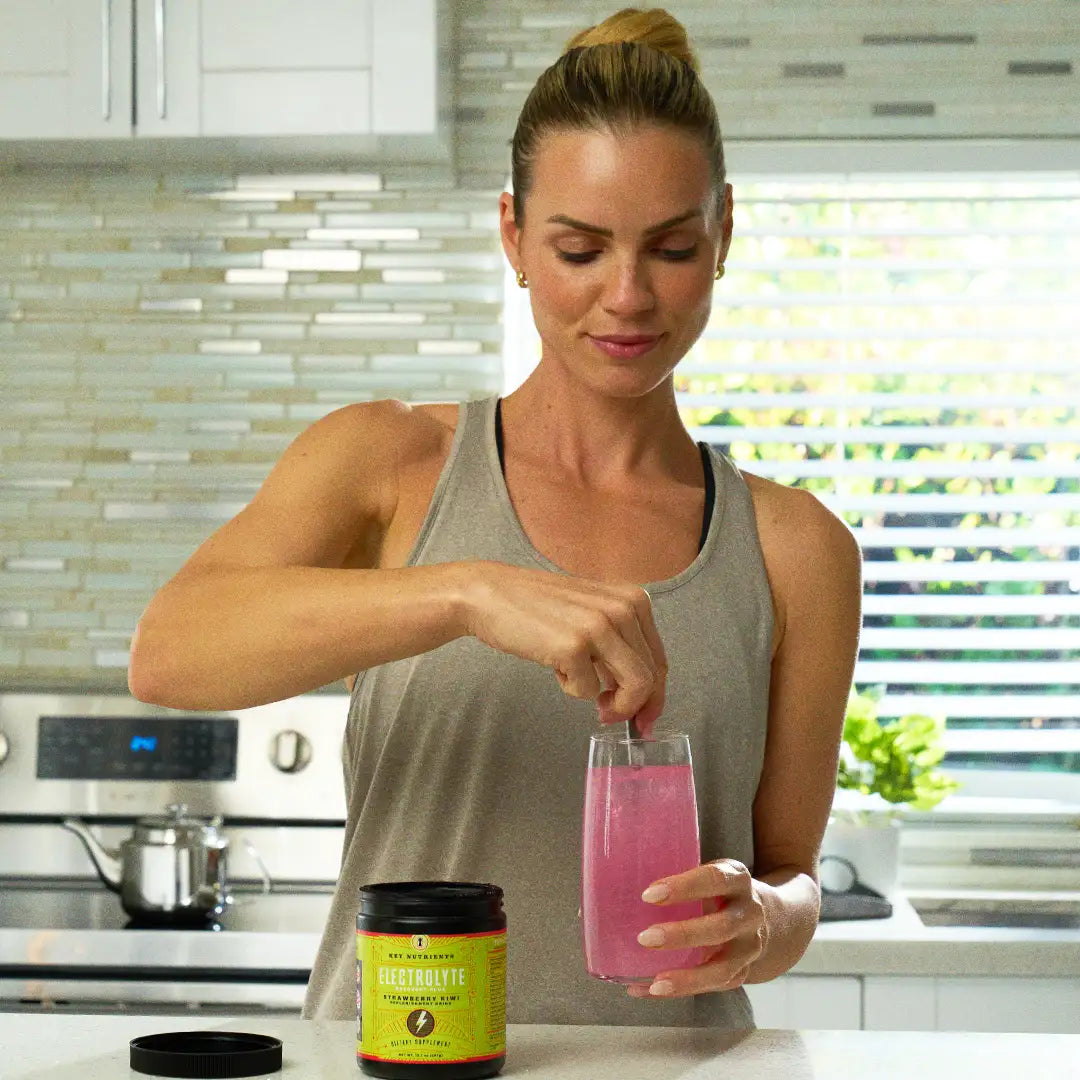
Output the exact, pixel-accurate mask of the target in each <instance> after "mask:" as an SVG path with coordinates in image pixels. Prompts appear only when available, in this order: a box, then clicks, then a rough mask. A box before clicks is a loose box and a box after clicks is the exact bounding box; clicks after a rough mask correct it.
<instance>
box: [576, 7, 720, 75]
mask: <svg viewBox="0 0 1080 1080" xmlns="http://www.w3.org/2000/svg"><path fill="white" fill-rule="evenodd" d="M624 41H628V42H635V43H636V44H638V45H648V46H649V48H650V49H656V50H657V51H658V52H663V53H667V54H668V55H669V56H674V57H675V59H676V60H681V61H682V62H683V63H684V64H689V65H690V67H691V68H693V69H694V73H695V74H698V75H700V73H701V69H700V68H699V67H698V61H697V57H696V56H695V55H694V50H693V49H691V48H690V42H689V40H688V39H687V37H686V29H685V28H684V27H683V24H682V23H681V22H679V20H678V19H676V18H675V16H674V15H670V14H669V13H668V12H666V11H665V10H664V9H663V8H652V9H651V10H649V11H642V10H641V9H640V8H623V9H622V11H616V12H615V14H614V15H609V16H608V17H607V18H606V19H605V20H604V21H603V22H602V23H597V24H596V26H590V27H589V29H588V30H582V31H581V32H580V33H577V34H575V35H574V36H573V37H572V38H571V39H570V40H569V41H568V42H567V43H566V48H565V49H564V50H563V51H564V52H569V51H570V50H571V49H582V48H589V47H590V46H592V45H620V44H622V42H624Z"/></svg>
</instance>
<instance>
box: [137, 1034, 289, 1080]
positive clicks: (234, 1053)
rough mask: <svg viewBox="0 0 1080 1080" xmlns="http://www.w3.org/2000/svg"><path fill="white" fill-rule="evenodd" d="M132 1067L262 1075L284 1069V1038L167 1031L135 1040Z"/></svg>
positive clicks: (165, 1072) (155, 1072) (157, 1072)
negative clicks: (282, 1066)
mask: <svg viewBox="0 0 1080 1080" xmlns="http://www.w3.org/2000/svg"><path fill="white" fill-rule="evenodd" d="M129 1045H130V1047H131V1059H130V1064H131V1067H132V1068H133V1069H134V1070H135V1071H136V1072H141V1073H147V1074H149V1075H150V1076H185V1077H196V1078H200V1080H201V1078H206V1080H211V1078H216V1077H230V1076H262V1075H264V1074H265V1073H272V1072H277V1071H278V1070H279V1069H280V1068H281V1040H280V1039H275V1038H273V1037H272V1036H270V1035H252V1034H250V1033H248V1032H246V1031H166V1032H163V1033H162V1034H160V1035H140V1036H139V1038H137V1039H132V1040H131V1043H130V1044H129Z"/></svg>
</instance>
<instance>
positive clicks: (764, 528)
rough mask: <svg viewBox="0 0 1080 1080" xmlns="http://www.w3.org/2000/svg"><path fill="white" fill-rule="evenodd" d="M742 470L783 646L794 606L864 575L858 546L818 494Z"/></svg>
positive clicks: (843, 524)
mask: <svg viewBox="0 0 1080 1080" xmlns="http://www.w3.org/2000/svg"><path fill="white" fill-rule="evenodd" d="M739 471H740V473H741V475H742V477H743V479H744V480H745V481H746V486H747V488H748V490H749V492H750V497H751V500H752V502H753V506H754V519H755V522H756V524H757V530H758V540H759V542H760V544H761V551H762V557H763V559H764V562H765V572H766V575H767V576H768V579H769V588H770V590H771V591H772V596H773V613H774V616H775V620H776V624H777V630H778V631H779V632H778V633H777V635H776V638H775V641H774V646H779V642H780V638H781V637H782V634H783V627H784V625H785V623H786V620H787V613H788V611H789V609H790V608H791V606H792V605H793V604H796V603H798V602H799V601H800V599H801V598H802V597H805V596H808V595H810V594H811V593H812V592H813V591H814V590H815V588H816V587H817V586H818V584H819V583H821V582H828V581H835V580H837V579H845V578H854V579H857V578H858V577H859V575H860V573H861V567H860V563H861V557H860V552H859V545H858V541H857V539H856V538H855V534H854V533H853V532H852V530H851V527H850V526H849V525H848V524H847V523H846V522H845V521H844V520H843V519H842V518H841V517H839V516H838V515H837V514H835V513H834V512H833V511H832V510H830V509H829V508H828V507H827V506H826V505H825V504H824V503H823V502H822V501H821V500H820V499H819V498H818V497H817V496H816V495H815V494H814V493H813V492H810V491H806V490H805V489H803V488H793V487H787V486H785V485H784V484H778V483H776V481H774V480H769V479H767V478H766V477H762V476H757V475H756V474H754V473H749V472H745V471H744V470H742V469H740V470H739Z"/></svg>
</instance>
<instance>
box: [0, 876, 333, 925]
mask: <svg viewBox="0 0 1080 1080" xmlns="http://www.w3.org/2000/svg"><path fill="white" fill-rule="evenodd" d="M332 892H333V889H332V886H330V885H291V886H278V887H277V888H275V889H273V890H271V891H270V892H269V893H266V892H263V891H262V890H261V889H260V888H259V887H258V886H246V885H241V886H234V887H233V889H232V897H231V902H230V903H229V904H227V905H226V908H225V910H224V912H222V914H221V915H220V916H218V917H217V918H216V919H214V920H210V921H204V922H199V923H194V924H193V923H191V922H188V923H182V924H177V925H168V924H159V923H145V924H143V923H139V922H138V921H136V920H132V919H131V918H130V917H129V916H128V914H127V912H125V911H124V909H123V908H122V907H121V906H120V897H119V896H118V895H117V894H116V893H114V892H110V891H109V890H108V889H106V888H105V887H104V886H103V885H101V884H100V883H99V882H97V881H92V882H83V881H69V882H63V881H49V882H28V881H21V882H19V883H17V884H16V883H13V882H7V883H4V882H0V930H86V931H94V930H128V931H131V932H137V933H146V932H149V931H162V932H170V931H171V932H177V931H181V932H190V931H195V932H198V931H202V932H204V933H205V932H207V931H210V932H214V931H217V932H221V931H237V930H239V931H247V932H262V933H272V932H275V931H286V932H290V933H295V932H297V931H305V930H306V931H310V932H313V933H319V932H320V931H321V930H322V926H323V923H324V922H325V920H326V914H327V911H328V909H329V904H330V897H331V895H332Z"/></svg>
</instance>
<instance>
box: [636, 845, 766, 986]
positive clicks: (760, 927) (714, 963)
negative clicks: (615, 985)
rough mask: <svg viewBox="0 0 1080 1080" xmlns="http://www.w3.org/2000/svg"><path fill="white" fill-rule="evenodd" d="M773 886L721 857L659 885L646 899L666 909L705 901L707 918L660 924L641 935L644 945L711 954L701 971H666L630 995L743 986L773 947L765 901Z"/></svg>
mask: <svg viewBox="0 0 1080 1080" xmlns="http://www.w3.org/2000/svg"><path fill="white" fill-rule="evenodd" d="M768 888H769V886H768V885H766V884H764V883H762V882H759V881H755V880H754V878H753V877H751V876H750V871H749V870H748V869H747V868H746V867H745V866H744V865H743V864H742V863H741V862H737V861H736V860H735V859H719V860H717V861H716V862H711V863H706V864H705V865H704V866H699V867H697V868H695V869H694V870H688V871H687V872H686V873H684V874H672V875H671V876H670V877H666V878H661V879H660V880H659V881H655V882H653V884H652V885H650V886H649V888H648V889H646V890H645V892H644V893H643V894H642V899H643V900H646V901H647V902H649V903H653V904H656V905H657V907H659V908H661V909H662V908H663V907H664V906H666V905H668V904H676V903H681V902H686V901H688V900H701V901H703V902H704V907H705V912H706V914H704V915H702V916H701V917H700V918H696V919H686V920H685V921H683V922H667V923H665V922H658V923H654V924H653V925H652V926H650V927H649V928H648V929H647V930H644V931H642V933H641V934H639V935H638V941H639V942H640V943H641V944H642V945H644V946H646V947H647V948H651V949H665V950H666V949H689V948H704V949H705V956H704V959H703V960H702V962H701V963H700V964H699V965H698V966H697V967H693V968H684V969H674V970H671V971H663V972H661V973H660V974H659V975H657V976H656V977H655V978H654V979H653V982H652V985H651V986H644V985H632V986H629V987H627V991H628V992H629V994H630V996H631V997H639V998H643V997H664V998H671V997H687V996H689V995H691V994H705V993H709V992H710V991H713V990H734V989H735V988H736V987H739V986H742V984H743V983H744V982H746V979H747V976H748V975H749V974H750V969H751V967H752V966H753V964H754V963H755V961H757V960H758V959H759V958H760V956H761V954H762V953H763V952H764V951H765V948H766V946H767V945H768V941H769V926H768V922H767V920H766V916H765V905H764V904H763V903H762V899H761V890H763V889H768ZM658 914H659V913H658Z"/></svg>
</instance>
